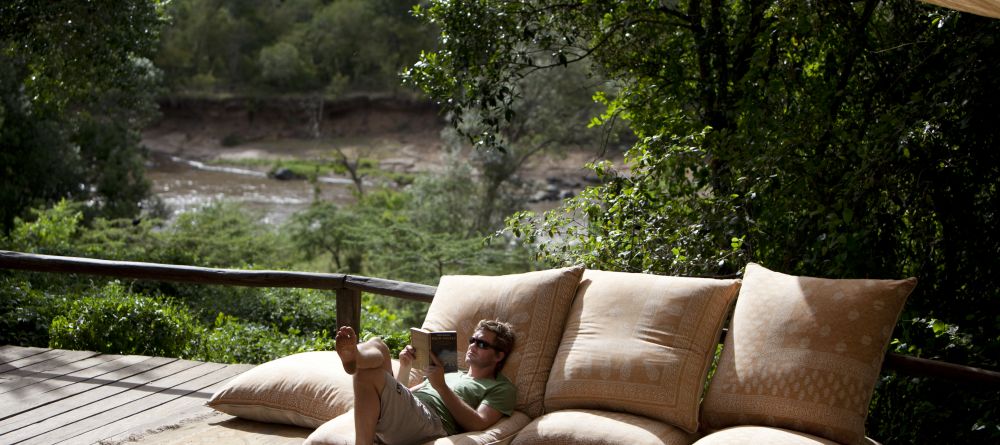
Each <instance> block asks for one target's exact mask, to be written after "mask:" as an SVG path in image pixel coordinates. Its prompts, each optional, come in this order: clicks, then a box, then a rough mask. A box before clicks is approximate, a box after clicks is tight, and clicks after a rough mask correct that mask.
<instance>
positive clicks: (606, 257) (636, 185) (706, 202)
mask: <svg viewBox="0 0 1000 445" xmlns="http://www.w3.org/2000/svg"><path fill="white" fill-rule="evenodd" d="M703 139H704V133H701V134H696V135H693V136H690V137H686V138H677V137H671V138H661V137H656V136H654V137H648V138H645V139H643V140H642V141H641V142H640V143H638V144H636V146H634V147H632V149H630V150H629V151H628V153H626V161H627V162H628V163H629V166H630V167H631V168H630V169H629V174H628V175H625V174H620V173H618V172H617V171H616V170H614V169H613V168H612V167H611V165H610V164H608V163H602V164H598V165H593V166H592V168H594V170H595V171H596V172H597V174H598V177H599V178H600V179H601V182H602V183H603V184H604V185H602V186H600V187H591V188H587V189H585V190H584V191H583V192H582V193H580V194H579V195H578V196H576V197H574V198H572V199H569V200H567V201H566V202H564V204H563V206H562V208H561V209H559V210H557V211H552V212H547V213H546V214H545V215H544V217H543V219H542V220H541V221H537V220H536V215H534V214H533V213H531V212H519V213H516V214H514V215H513V216H512V217H511V218H509V219H508V221H507V230H508V231H509V232H510V233H511V234H513V235H514V236H516V237H518V238H523V239H524V240H525V241H526V242H528V243H530V244H533V245H535V246H536V252H537V254H538V255H539V256H540V257H541V258H542V259H545V260H547V261H550V262H553V263H555V264H569V263H573V262H581V263H583V264H586V265H588V266H590V267H594V268H602V269H611V270H623V271H634V272H647V273H669V274H681V275H703V274H717V273H719V271H727V270H736V269H738V268H740V267H741V266H742V265H743V264H745V261H746V253H745V252H744V251H743V250H742V236H743V235H742V234H741V233H738V232H736V231H734V229H733V227H732V225H731V223H732V220H733V219H735V218H736V217H737V215H739V213H740V209H739V208H738V204H737V200H736V199H735V198H736V197H718V196H715V195H713V194H712V193H711V191H710V190H709V189H707V188H698V187H697V186H696V185H695V184H694V183H693V182H680V183H671V182H670V181H667V180H665V179H664V178H669V177H674V176H680V177H691V176H696V175H698V174H700V172H699V171H692V170H690V167H689V166H690V165H692V163H691V162H690V160H691V158H692V157H700V156H702V153H701V148H700V146H701V144H702V141H703ZM581 220H583V221H585V223H583V224H581V223H580V221H581Z"/></svg>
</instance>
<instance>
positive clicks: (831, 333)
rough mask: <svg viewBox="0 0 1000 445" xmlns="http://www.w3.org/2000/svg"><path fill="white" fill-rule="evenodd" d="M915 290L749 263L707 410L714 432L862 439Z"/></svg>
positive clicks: (849, 444)
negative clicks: (765, 429)
mask: <svg viewBox="0 0 1000 445" xmlns="http://www.w3.org/2000/svg"><path fill="white" fill-rule="evenodd" d="M916 284H917V281H916V279H913V278H910V279H906V280H896V281H892V280H863V279H858V280H833V279H822V278H809V277H796V276H791V275H785V274H781V273H777V272H772V271H770V270H767V269H765V268H763V267H761V266H759V265H757V264H749V265H748V266H747V269H746V273H745V274H744V277H743V287H742V289H741V290H740V295H739V298H738V299H737V301H736V310H735V313H734V314H733V320H732V324H731V327H730V330H729V335H728V336H727V338H726V342H725V346H724V349H723V352H722V357H721V359H720V361H719V366H718V369H717V371H716V373H715V376H714V377H713V379H712V382H711V384H710V386H709V390H708V393H707V394H706V395H705V400H704V402H703V403H702V422H703V423H704V425H705V427H706V428H708V429H713V428H723V427H727V426H736V425H762V426H773V427H779V428H788V429H791V430H795V431H801V432H804V433H809V434H812V435H816V436H820V437H823V438H826V439H830V440H833V441H836V442H839V443H841V444H844V445H854V444H857V443H859V442H861V441H862V440H863V438H864V424H865V417H866V415H867V411H868V403H869V401H870V399H871V395H872V391H873V389H874V386H875V381H876V379H877V378H878V375H879V370H880V368H881V366H882V358H883V356H884V352H885V348H886V345H887V344H888V341H889V337H890V336H891V334H892V330H893V327H894V326H895V324H896V319H897V317H898V316H899V312H900V311H901V310H902V308H903V303H904V302H905V301H906V297H907V296H908V295H909V294H910V292H911V291H912V290H913V287H914V286H916Z"/></svg>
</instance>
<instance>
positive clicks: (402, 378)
mask: <svg viewBox="0 0 1000 445" xmlns="http://www.w3.org/2000/svg"><path fill="white" fill-rule="evenodd" d="M413 351H414V349H413V346H412V345H406V347H405V348H403V350H402V351H399V371H398V372H397V373H396V380H397V381H399V383H402V384H403V386H405V387H409V386H410V368H412V367H413V359H415V358H416V357H417V355H416V353H415V352H413Z"/></svg>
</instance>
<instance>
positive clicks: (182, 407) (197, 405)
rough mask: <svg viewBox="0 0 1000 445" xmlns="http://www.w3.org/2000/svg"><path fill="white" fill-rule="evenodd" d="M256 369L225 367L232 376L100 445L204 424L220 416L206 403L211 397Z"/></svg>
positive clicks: (159, 410) (158, 410)
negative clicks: (234, 379)
mask: <svg viewBox="0 0 1000 445" xmlns="http://www.w3.org/2000/svg"><path fill="white" fill-rule="evenodd" d="M253 368H254V365H229V366H228V367H226V369H225V371H224V372H227V373H231V374H232V375H231V376H229V377H227V378H225V379H223V380H220V381H218V382H216V383H214V384H212V385H210V386H207V387H205V388H202V389H200V390H198V391H197V392H193V393H191V394H188V395H187V396H185V397H184V399H183V400H181V399H177V400H173V401H170V402H168V403H166V404H164V405H161V406H159V407H157V408H155V409H154V410H150V411H147V413H144V415H143V418H144V419H146V421H145V423H136V424H134V425H132V427H131V429H129V430H128V431H122V432H120V433H116V434H115V435H113V436H108V437H103V438H101V442H104V443H116V442H122V441H134V440H137V439H138V438H140V437H145V436H148V435H150V434H156V433H158V432H161V431H164V430H166V429H175V428H178V427H179V426H180V425H182V424H186V423H190V422H194V421H201V420H204V419H205V418H208V417H212V416H213V415H214V414H216V413H218V411H215V410H214V409H212V408H210V407H208V406H206V405H205V404H204V403H205V402H207V401H208V399H210V398H211V396H212V394H215V392H216V391H218V390H219V389H221V388H222V387H223V386H224V385H225V384H226V383H228V382H229V381H230V380H232V378H233V377H235V376H237V375H239V374H242V373H244V372H246V371H249V370H250V369H253ZM192 404H193V405H192ZM192 406H193V407H192ZM146 414H152V415H153V417H159V418H160V419H152V420H151V419H149V418H150V415H146Z"/></svg>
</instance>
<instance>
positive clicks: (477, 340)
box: [469, 337, 497, 350]
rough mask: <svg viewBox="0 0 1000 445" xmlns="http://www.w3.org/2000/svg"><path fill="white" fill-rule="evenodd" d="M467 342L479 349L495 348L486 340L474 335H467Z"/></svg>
mask: <svg viewBox="0 0 1000 445" xmlns="http://www.w3.org/2000/svg"><path fill="white" fill-rule="evenodd" d="M469 344H470V345H472V344H474V345H476V347H477V348H479V349H493V350H496V349H497V348H496V346H493V345H491V344H490V343H489V342H487V341H486V340H483V339H481V338H476V337H469Z"/></svg>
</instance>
